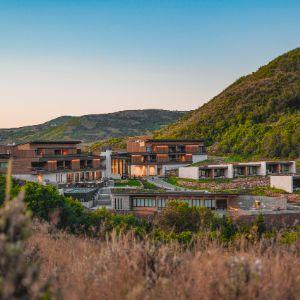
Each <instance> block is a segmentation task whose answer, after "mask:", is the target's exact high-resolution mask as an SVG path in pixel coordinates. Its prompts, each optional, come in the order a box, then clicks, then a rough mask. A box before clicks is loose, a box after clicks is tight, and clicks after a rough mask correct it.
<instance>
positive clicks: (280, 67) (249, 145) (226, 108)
mask: <svg viewBox="0 0 300 300" xmlns="http://www.w3.org/2000/svg"><path fill="white" fill-rule="evenodd" d="M156 136H157V137H185V138H205V139H207V142H208V145H209V146H211V147H210V150H211V151H212V152H214V153H218V154H233V153H234V154H239V155H243V156H257V157H272V158H273V157H297V156H300V48H297V49H295V50H292V51H290V52H288V53H285V54H284V55H282V56H279V57H278V58H276V59H275V60H273V61H271V62H270V63H269V64H267V65H266V66H263V67H261V68H260V69H259V70H258V71H256V72H254V73H252V74H250V75H248V76H244V77H242V78H240V79H239V80H237V81H236V82H235V83H233V84H232V85H230V86H229V87H228V88H227V89H226V90H224V91H223V92H222V93H220V94H219V95H218V96H216V97H215V98H213V99H212V100H211V101H209V102H208V103H206V104H204V105H203V106H202V107H200V108H198V109H197V110H195V111H193V112H190V113H188V114H187V115H185V116H184V117H183V118H182V119H180V120H179V121H178V122H176V123H175V124H172V125H170V126H168V127H167V128H166V129H164V130H161V131H159V132H158V133H157V134H156Z"/></svg>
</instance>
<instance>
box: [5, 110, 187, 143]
mask: <svg viewBox="0 0 300 300" xmlns="http://www.w3.org/2000/svg"><path fill="white" fill-rule="evenodd" d="M184 113H185V112H181V111H168V110H159V109H145V110H127V111H120V112H115V113H110V114H98V115H86V116H81V117H70V116H64V117H60V118H57V119H54V120H51V121H49V122H47V123H44V124H40V125H35V126H27V127H21V128H13V129H0V143H2V144H3V143H13V142H15V143H18V142H24V141H30V140H64V139H65V140H72V139H73V140H74V139H75V140H82V141H84V142H94V141H98V140H104V139H109V138H112V137H114V138H119V137H126V136H136V135H145V134H149V132H150V131H153V130H158V129H160V128H162V127H163V126H165V125H168V124H170V123H172V122H175V121H177V120H178V119H179V118H180V117H182V116H183V114H184Z"/></svg>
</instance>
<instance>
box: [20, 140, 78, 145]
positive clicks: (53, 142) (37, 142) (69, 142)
mask: <svg viewBox="0 0 300 300" xmlns="http://www.w3.org/2000/svg"><path fill="white" fill-rule="evenodd" d="M26 144H30V145H34V144H45V145H51V144H72V145H76V144H81V141H39V140H36V141H29V142H24V143H19V144H16V145H15V146H19V145H26Z"/></svg>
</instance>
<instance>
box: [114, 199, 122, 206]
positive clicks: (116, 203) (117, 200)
mask: <svg viewBox="0 0 300 300" xmlns="http://www.w3.org/2000/svg"><path fill="white" fill-rule="evenodd" d="M122 208H123V199H122V198H115V209H122Z"/></svg>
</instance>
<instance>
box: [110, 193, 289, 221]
mask: <svg viewBox="0 0 300 300" xmlns="http://www.w3.org/2000/svg"><path fill="white" fill-rule="evenodd" d="M174 200H175V201H179V202H185V203H188V205H189V206H190V207H206V208H210V209H212V210H216V211H219V212H226V211H229V210H243V211H249V210H252V209H265V210H278V209H279V210H285V209H287V200H286V198H285V197H266V196H252V195H236V194H213V193H212V194H211V193H204V192H200V191H193V192H192V191H188V192H180V191H164V192H143V191H134V192H132V193H131V192H130V191H122V192H121V191H119V190H115V191H112V194H111V202H112V209H113V210H115V211H131V212H133V213H135V214H139V215H152V214H154V213H156V212H159V211H160V210H162V209H164V208H165V207H166V205H167V203H168V202H169V201H174Z"/></svg>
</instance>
